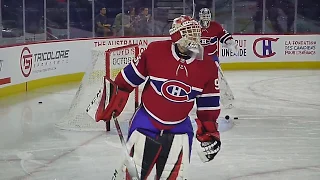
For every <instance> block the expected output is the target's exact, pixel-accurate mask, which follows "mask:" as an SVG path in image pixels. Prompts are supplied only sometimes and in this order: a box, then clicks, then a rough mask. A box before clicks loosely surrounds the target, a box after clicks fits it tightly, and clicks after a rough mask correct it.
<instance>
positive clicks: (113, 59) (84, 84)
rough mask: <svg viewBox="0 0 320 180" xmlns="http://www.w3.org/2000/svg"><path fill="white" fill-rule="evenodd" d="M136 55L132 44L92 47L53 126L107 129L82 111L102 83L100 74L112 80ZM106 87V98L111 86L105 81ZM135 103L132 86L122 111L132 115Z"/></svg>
mask: <svg viewBox="0 0 320 180" xmlns="http://www.w3.org/2000/svg"><path fill="white" fill-rule="evenodd" d="M138 54H139V46H138V45H135V44H134V45H127V46H121V47H117V48H111V49H107V48H106V47H105V46H104V47H95V48H93V49H92V50H91V61H90V63H89V64H88V67H87V70H86V72H85V75H84V77H83V78H82V81H81V84H80V86H79V88H78V90H77V92H76V95H75V97H74V99H73V101H72V103H71V106H70V108H69V110H68V112H67V113H66V115H65V116H64V117H63V118H62V120H61V121H60V122H59V123H57V124H56V127H58V128H60V129H64V130H74V131H103V130H106V129H107V131H109V130H110V123H107V124H106V123H105V122H103V121H100V122H99V123H97V122H96V121H95V120H94V119H92V118H91V117H90V116H89V115H88V114H87V113H86V109H87V107H88V105H89V104H90V103H91V102H92V100H93V99H94V97H95V96H96V95H97V92H99V90H100V89H101V87H102V86H103V82H104V76H108V77H110V79H112V80H114V79H115V77H116V76H117V74H118V73H119V72H120V71H121V70H122V69H123V68H124V67H125V66H126V65H127V64H129V63H130V62H131V61H132V60H133V59H135V58H136V57H137V56H138ZM106 87H107V92H109V93H107V96H109V97H110V88H111V86H110V84H109V85H107V86H106ZM109 97H107V99H108V98H109ZM138 102H139V90H138V88H136V89H135V90H134V93H131V95H130V97H129V100H128V103H127V105H126V107H125V111H127V112H130V113H131V114H133V113H134V111H135V108H136V107H137V105H138Z"/></svg>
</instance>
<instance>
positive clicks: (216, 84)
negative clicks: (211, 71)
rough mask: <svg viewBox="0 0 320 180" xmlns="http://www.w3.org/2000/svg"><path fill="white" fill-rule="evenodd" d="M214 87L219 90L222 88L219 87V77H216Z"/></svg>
mask: <svg viewBox="0 0 320 180" xmlns="http://www.w3.org/2000/svg"><path fill="white" fill-rule="evenodd" d="M214 86H215V87H214V88H215V89H216V90H219V89H220V88H219V79H215V80H214Z"/></svg>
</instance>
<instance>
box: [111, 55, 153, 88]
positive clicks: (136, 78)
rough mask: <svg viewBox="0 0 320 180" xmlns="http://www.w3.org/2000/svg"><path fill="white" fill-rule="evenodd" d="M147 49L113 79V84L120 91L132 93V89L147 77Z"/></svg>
mask: <svg viewBox="0 0 320 180" xmlns="http://www.w3.org/2000/svg"><path fill="white" fill-rule="evenodd" d="M146 54H147V49H146V50H145V51H144V52H142V54H141V55H140V56H138V57H137V58H136V59H135V60H134V61H131V62H130V64H128V65H127V66H126V67H125V68H123V69H122V70H121V71H120V72H119V73H118V75H117V77H116V79H115V84H117V85H118V86H119V88H121V89H122V90H125V91H127V92H132V91H133V89H134V88H135V87H137V86H139V85H140V84H142V83H143V82H144V81H145V79H146V77H147V74H148V73H147V65H146V63H147V55H146Z"/></svg>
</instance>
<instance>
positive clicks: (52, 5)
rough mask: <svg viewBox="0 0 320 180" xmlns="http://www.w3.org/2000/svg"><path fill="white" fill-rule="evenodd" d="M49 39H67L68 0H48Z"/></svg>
mask: <svg viewBox="0 0 320 180" xmlns="http://www.w3.org/2000/svg"><path fill="white" fill-rule="evenodd" d="M46 7H47V8H46V18H47V21H46V22H47V23H46V24H47V40H57V39H67V38H68V25H67V22H68V20H67V0H59V1H57V0H46Z"/></svg>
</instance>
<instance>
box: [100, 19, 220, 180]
mask: <svg viewBox="0 0 320 180" xmlns="http://www.w3.org/2000/svg"><path fill="white" fill-rule="evenodd" d="M170 36H171V40H166V41H156V42H152V43H150V44H149V46H148V47H147V49H146V50H145V51H143V53H142V54H141V56H139V57H138V58H137V60H136V61H132V62H131V63H130V64H129V65H127V66H126V67H125V68H124V69H123V70H122V71H121V72H120V73H119V74H118V75H117V77H116V79H115V84H116V86H117V87H116V89H117V91H116V93H115V94H113V95H112V98H111V101H110V103H109V104H108V105H107V107H106V109H105V110H104V111H103V113H101V114H97V115H96V120H97V121H99V120H105V121H110V120H111V118H112V114H113V113H114V112H115V114H114V115H115V116H119V115H120V114H121V112H122V111H123V108H124V106H125V104H126V102H127V100H128V97H129V93H131V92H132V91H133V89H134V88H135V87H137V86H138V85H140V84H141V83H143V82H144V81H146V84H145V86H144V89H143V92H142V97H141V105H140V107H139V108H138V109H137V111H136V112H135V114H134V115H133V117H132V120H131V122H130V127H129V133H128V140H127V147H128V148H129V150H130V151H131V152H132V154H133V155H132V156H133V160H134V161H135V164H136V165H137V169H138V172H139V174H140V177H141V179H142V180H145V179H147V178H148V176H149V174H150V171H151V170H152V168H153V167H154V165H155V166H156V177H154V179H172V180H174V179H187V173H188V165H189V163H190V155H191V147H192V143H193V137H194V132H193V128H192V124H191V119H190V117H189V113H190V111H191V110H192V108H193V105H194V103H195V102H196V105H197V119H196V122H197V125H198V129H197V131H196V139H197V142H198V144H199V145H200V146H199V150H200V151H198V154H199V156H200V158H201V160H202V161H203V162H208V161H211V160H212V159H214V157H215V156H216V154H217V153H218V152H219V150H220V146H221V142H220V134H219V132H218V130H217V123H216V120H217V118H218V116H219V113H220V104H219V99H220V94H219V81H218V70H217V67H216V66H215V64H214V62H213V61H212V60H211V58H210V57H209V56H208V55H203V47H202V46H201V45H200V36H201V27H200V24H199V23H198V22H197V21H196V20H194V19H192V18H191V17H189V16H185V15H182V16H180V17H178V18H176V19H174V21H173V24H172V27H171V29H170ZM124 102H125V103H124ZM102 106H104V105H102Z"/></svg>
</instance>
